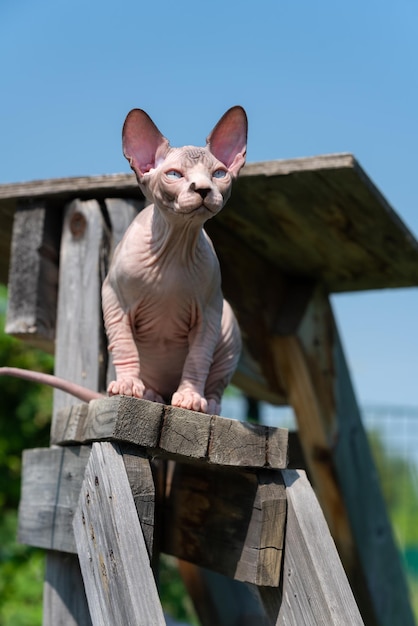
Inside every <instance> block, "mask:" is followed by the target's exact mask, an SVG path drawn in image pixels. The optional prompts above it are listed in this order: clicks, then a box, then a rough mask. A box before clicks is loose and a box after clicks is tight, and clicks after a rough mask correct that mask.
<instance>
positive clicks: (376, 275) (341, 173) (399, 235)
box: [0, 154, 418, 292]
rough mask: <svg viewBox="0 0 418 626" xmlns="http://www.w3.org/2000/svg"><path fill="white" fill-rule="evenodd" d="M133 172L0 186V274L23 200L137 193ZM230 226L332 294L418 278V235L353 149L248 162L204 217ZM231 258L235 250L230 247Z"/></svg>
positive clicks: (272, 259) (282, 266) (215, 225)
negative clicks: (224, 199) (216, 209)
mask: <svg viewBox="0 0 418 626" xmlns="http://www.w3.org/2000/svg"><path fill="white" fill-rule="evenodd" d="M138 196H140V191H139V188H138V186H137V184H136V181H135V177H134V176H133V175H132V174H113V175H109V176H93V177H81V178H65V179H55V180H44V181H34V182H29V183H22V184H20V183H16V184H11V185H1V186H0V219H1V224H2V228H1V234H0V280H2V281H3V282H4V281H5V280H7V267H8V253H9V245H10V237H11V227H12V216H13V212H14V209H15V207H16V206H17V203H18V202H19V201H30V200H33V199H39V198H44V199H46V200H47V201H48V202H51V203H53V204H54V205H57V206H58V205H59V206H62V205H63V204H64V203H66V202H68V201H69V200H71V199H72V198H75V197H82V198H86V197H95V198H104V197H138ZM219 228H225V229H227V230H228V231H229V232H230V233H231V234H233V235H234V236H235V237H237V238H239V239H240V240H241V241H242V242H244V243H245V245H246V246H247V247H248V248H251V250H253V251H255V252H256V253H257V254H259V255H260V256H262V257H263V258H264V259H265V260H266V261H268V262H269V263H271V264H272V265H273V266H274V267H277V268H278V269H279V270H281V271H283V272H285V273H289V274H292V275H297V276H308V277H312V278H315V279H317V280H320V281H322V282H323V283H325V285H326V287H327V289H328V290H329V291H330V292H342V291H352V290H362V289H380V288H387V287H405V286H413V285H418V243H417V241H416V239H415V238H414V237H413V236H412V234H411V233H410V232H409V231H408V229H407V228H406V226H405V225H404V224H403V222H402V221H401V220H400V218H399V217H398V216H397V214H396V213H395V212H394V211H393V209H392V208H391V207H390V205H389V204H388V203H387V201H386V200H385V198H384V197H383V196H382V195H381V193H380V192H379V191H378V189H377V188H376V187H375V186H374V185H373V183H372V182H371V180H370V179H369V178H368V177H367V175H366V174H365V172H364V171H363V170H362V168H361V167H360V166H359V164H358V163H357V162H356V160H355V159H354V157H353V156H352V155H350V154H337V155H325V156H320V157H311V158H305V159H291V160H285V161H268V162H264V163H252V164H248V165H247V166H246V167H245V168H244V170H243V172H242V174H241V176H240V177H239V179H238V180H237V181H236V183H235V185H234V189H233V193H232V197H231V199H230V200H229V202H228V204H227V207H226V208H225V209H224V211H222V213H221V214H219V215H218V216H216V218H215V219H214V220H213V221H212V222H209V223H208V231H209V232H210V234H211V236H212V237H213V239H214V243H215V247H216V239H217V232H218V229H219ZM230 255H231V257H230V258H231V261H230V262H234V261H233V258H232V257H233V251H231V252H230Z"/></svg>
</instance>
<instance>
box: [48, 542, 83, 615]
mask: <svg viewBox="0 0 418 626" xmlns="http://www.w3.org/2000/svg"><path fill="white" fill-rule="evenodd" d="M42 624H43V626H91V625H92V621H91V618H90V612H89V608H88V606H87V598H86V594H85V591H84V584H83V579H82V576H81V571H80V563H79V560H78V556H77V555H75V554H62V553H58V552H51V551H48V553H47V559H46V571H45V583H44V604H43V622H42Z"/></svg>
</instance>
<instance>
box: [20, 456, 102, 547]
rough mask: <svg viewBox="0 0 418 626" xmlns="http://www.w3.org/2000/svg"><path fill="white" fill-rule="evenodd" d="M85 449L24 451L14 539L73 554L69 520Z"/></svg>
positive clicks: (75, 499) (77, 489) (74, 503)
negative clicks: (17, 519) (17, 520)
mask: <svg viewBox="0 0 418 626" xmlns="http://www.w3.org/2000/svg"><path fill="white" fill-rule="evenodd" d="M89 456H90V447H89V446H71V447H68V448H62V447H61V448H49V449H48V448H38V449H34V450H25V451H24V453H23V467H22V492H21V498H20V505H19V524H18V540H19V541H20V542H21V543H25V544H27V545H33V546H38V547H40V548H46V549H48V550H58V551H63V552H74V551H75V550H74V547H75V546H74V536H73V529H72V518H73V514H74V511H75V508H76V506H77V502H78V497H79V495H80V488H81V483H82V481H83V478H84V472H85V469H86V465H87V461H88V459H89Z"/></svg>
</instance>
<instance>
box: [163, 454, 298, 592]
mask: <svg viewBox="0 0 418 626" xmlns="http://www.w3.org/2000/svg"><path fill="white" fill-rule="evenodd" d="M167 493H168V495H167V500H166V504H165V508H164V519H165V520H169V523H168V524H166V525H165V532H164V539H163V542H162V550H163V551H164V552H168V553H169V554H172V555H173V556H177V557H178V558H180V559H183V560H186V561H190V562H192V563H194V564H196V565H200V566H202V567H206V568H209V569H211V570H213V571H215V572H218V573H220V574H223V575H225V576H228V577H230V578H234V579H236V580H240V581H243V582H249V583H253V584H256V585H270V586H276V587H277V586H278V584H279V580H280V571H281V561H282V549H283V534H284V523H285V518H286V495H285V491H284V487H283V484H282V480H281V475H280V474H279V473H278V472H271V471H264V470H261V471H259V472H253V471H251V472H250V471H240V472H238V471H234V472H232V471H227V470H220V469H218V468H216V469H215V468H211V467H194V466H191V465H187V464H183V465H179V464H176V467H175V470H174V472H173V475H172V477H171V479H170V481H169V483H168V485H167Z"/></svg>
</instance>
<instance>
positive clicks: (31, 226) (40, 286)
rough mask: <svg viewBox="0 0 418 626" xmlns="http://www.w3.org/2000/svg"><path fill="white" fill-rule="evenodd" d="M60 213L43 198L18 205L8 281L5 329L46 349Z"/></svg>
mask: <svg viewBox="0 0 418 626" xmlns="http://www.w3.org/2000/svg"><path fill="white" fill-rule="evenodd" d="M60 237H61V216H60V214H59V213H57V212H54V211H52V210H48V208H47V206H46V202H45V201H43V200H38V201H37V202H30V201H28V202H24V203H21V204H20V205H18V207H17V210H16V213H15V218H14V224H13V236H12V245H11V256H10V271H9V281H8V287H9V292H8V310H7V319H6V332H7V333H9V334H12V335H15V336H18V337H19V338H21V339H26V340H28V341H29V342H30V343H31V344H32V345H35V346H37V347H40V348H43V349H46V350H50V348H51V344H52V342H53V340H54V338H55V322H56V309H57V293H58V262H59V240H60Z"/></svg>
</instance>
